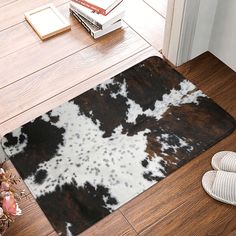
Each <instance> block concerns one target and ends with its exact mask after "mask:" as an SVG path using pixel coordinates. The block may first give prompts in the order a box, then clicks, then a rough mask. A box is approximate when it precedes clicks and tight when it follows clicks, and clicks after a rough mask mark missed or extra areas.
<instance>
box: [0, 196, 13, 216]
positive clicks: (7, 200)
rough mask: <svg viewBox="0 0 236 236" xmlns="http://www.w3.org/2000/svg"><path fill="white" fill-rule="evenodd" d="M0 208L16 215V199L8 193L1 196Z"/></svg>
mask: <svg viewBox="0 0 236 236" xmlns="http://www.w3.org/2000/svg"><path fill="white" fill-rule="evenodd" d="M2 208H3V210H4V212H5V213H7V214H9V215H13V216H15V215H16V200H15V198H14V196H13V195H8V196H5V197H4V198H3V201H2Z"/></svg>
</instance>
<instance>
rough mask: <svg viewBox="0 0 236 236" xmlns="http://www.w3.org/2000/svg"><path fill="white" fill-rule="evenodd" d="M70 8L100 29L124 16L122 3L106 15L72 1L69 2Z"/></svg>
mask: <svg viewBox="0 0 236 236" xmlns="http://www.w3.org/2000/svg"><path fill="white" fill-rule="evenodd" d="M70 9H71V10H72V11H73V12H75V13H77V14H79V15H80V16H82V17H84V18H85V19H86V20H88V21H90V22H91V23H92V24H93V25H95V26H97V27H99V28H101V29H105V28H107V27H109V26H110V25H112V24H113V23H115V22H117V21H118V20H120V19H121V18H122V17H123V16H124V13H125V11H124V8H123V4H122V3H121V4H119V5H118V6H117V7H116V8H115V9H114V10H113V11H111V12H110V14H108V15H107V16H104V15H102V14H98V13H97V12H94V11H92V10H91V9H88V8H87V7H84V6H82V5H80V4H79V3H75V2H73V1H71V2H70Z"/></svg>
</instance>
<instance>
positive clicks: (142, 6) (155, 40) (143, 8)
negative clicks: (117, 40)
mask: <svg viewBox="0 0 236 236" xmlns="http://www.w3.org/2000/svg"><path fill="white" fill-rule="evenodd" d="M125 5H126V14H125V17H124V20H125V22H126V23H127V24H128V25H129V26H130V27H131V28H133V29H134V30H135V31H136V32H138V33H139V34H140V35H141V36H142V37H143V38H145V40H147V41H148V42H149V43H150V44H151V45H152V46H153V47H154V48H155V49H157V50H158V51H159V50H160V49H161V48H162V45H163V38H164V28H165V20H164V18H163V17H161V16H160V15H159V14H157V12H155V11H154V10H153V9H152V8H150V7H149V6H148V5H147V4H146V3H145V2H143V1H142V0H141V1H135V4H134V3H133V1H132V0H130V1H125Z"/></svg>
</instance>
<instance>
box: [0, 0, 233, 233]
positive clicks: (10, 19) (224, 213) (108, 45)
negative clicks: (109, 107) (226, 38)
mask: <svg viewBox="0 0 236 236" xmlns="http://www.w3.org/2000/svg"><path fill="white" fill-rule="evenodd" d="M48 2H53V3H55V4H56V5H57V6H58V8H59V10H60V11H61V12H62V14H63V15H65V16H66V17H67V18H69V19H70V21H71V23H72V30H71V31H70V32H68V33H65V34H62V35H60V36H58V37H55V38H52V39H50V40H48V41H46V42H44V43H42V42H41V41H40V40H39V39H38V37H37V36H36V35H35V34H34V32H33V31H32V29H31V28H30V27H29V26H28V24H27V23H26V22H25V21H24V18H23V13H24V12H25V11H28V10H30V9H32V8H35V7H38V6H40V5H42V4H45V3H48ZM132 3H133V0H129V1H126V4H127V13H126V16H125V23H124V26H123V29H122V30H117V31H116V32H114V33H112V34H110V35H107V36H105V37H103V38H101V39H99V40H96V41H95V40H93V39H92V38H91V37H90V36H89V34H88V33H87V32H86V31H85V30H84V29H83V28H82V27H81V26H80V25H79V24H78V23H77V22H76V21H75V20H74V19H73V18H71V17H70V16H69V13H68V1H67V0H50V1H49V0H37V1H31V0H1V2H0V135H1V136H3V135H4V134H6V133H7V132H9V131H11V130H13V129H15V128H17V127H19V126H20V125H22V124H24V123H26V122H28V121H30V120H31V119H33V118H35V117H37V116H38V115H40V114H42V113H44V112H46V111H48V110H50V109H52V108H54V107H56V106H57V105H59V104H61V103H63V102H65V101H67V100H69V99H71V98H73V97H75V96H77V95H78V94H80V93H82V92H84V91H86V90H88V89H89V88H91V87H94V86H95V85H96V84H99V83H101V82H102V81H104V80H106V79H107V78H109V77H111V76H113V75H115V74H117V73H119V72H121V71H123V70H125V69H126V68H128V67H130V66H132V65H134V64H136V63H137V62H139V61H141V60H143V59H145V58H146V57H148V56H151V55H159V53H158V51H159V50H160V49H161V47H162V42H163V32H164V24H165V19H164V17H163V16H161V14H159V13H158V10H154V9H153V8H151V7H150V6H149V5H148V4H146V3H144V2H143V1H142V0H135V4H132ZM141 14H142V16H143V17H140V15H141ZM144 19H145V20H144ZM177 70H178V71H179V72H181V73H182V74H184V75H185V76H186V77H187V78H188V79H189V80H191V81H192V82H194V83H195V84H196V85H197V86H198V87H199V88H200V89H202V90H203V91H204V92H205V93H206V94H207V95H208V96H210V97H211V98H213V99H214V100H215V101H216V102H217V103H218V104H219V105H220V106H222V107H223V108H224V109H225V110H226V111H228V112H229V113H230V114H231V115H232V116H234V117H235V118H236V73H235V72H233V71H232V70H231V69H229V68H228V67H227V66H225V65H224V64H223V63H222V62H220V61H219V60H218V59H217V58H215V57H214V56H213V55H211V54H210V53H205V54H203V55H201V56H200V57H198V58H196V59H194V60H192V61H190V62H188V63H186V64H185V65H183V66H180V67H179V68H177ZM209 126H210V124H209ZM235 140H236V132H234V133H233V134H231V135H230V136H229V137H227V138H225V139H224V140H222V141H221V142H219V143H218V144H216V145H215V146H213V147H212V148H210V149H209V150H207V151H206V152H205V153H203V154H202V155H200V156H199V157H197V158H195V159H194V160H193V161H191V162H189V163H188V164H186V165H185V166H184V167H182V168H180V169H178V170H177V171H176V172H174V173H173V174H171V175H170V176H168V177H167V178H166V179H164V180H162V181H161V182H160V183H158V184H156V185H154V186H153V187H152V188H150V189H149V190H147V191H145V192H144V193H143V194H141V195H139V196H138V197H136V198H135V199H133V200H132V201H130V202H128V203H127V204H126V205H124V206H122V207H121V208H120V209H119V210H117V211H116V212H114V213H113V214H111V215H110V216H108V217H107V218H105V219H104V220H102V221H100V222H98V223H97V224H96V225H94V226H93V227H91V228H90V229H89V230H87V231H85V232H84V233H83V234H82V235H83V236H88V235H101V236H103V235H105V236H110V235H112V236H113V235H130V236H131V235H142V236H144V235H147V236H151V235H155V236H156V235H161V236H162V235H231V236H232V235H236V209H235V208H234V207H232V206H229V205H226V204H222V203H220V202H217V201H215V200H213V199H211V198H210V197H208V195H207V194H206V193H205V192H204V191H203V189H202V187H201V176H202V175H203V173H204V172H206V171H208V170H210V169H211V167H210V159H211V157H212V155H213V154H214V153H215V152H217V151H220V150H232V151H236V142H235ZM26 164H27V163H26ZM6 166H8V167H9V168H12V170H13V171H15V170H14V167H13V166H12V165H11V163H10V161H8V162H7V163H6ZM22 185H24V184H23V183H22ZM25 188H26V187H25ZM26 190H27V188H26ZM20 205H21V208H22V209H23V213H24V214H23V216H21V217H19V218H18V219H17V220H16V222H15V223H14V224H13V225H12V226H11V227H10V229H9V231H8V233H7V236H36V235H37V236H44V235H45V236H46V235H49V236H54V235H56V233H55V232H54V230H53V228H52V227H51V225H50V223H49V222H48V220H47V218H46V217H45V216H44V214H43V213H42V211H41V209H40V208H39V206H38V205H37V203H36V202H35V200H34V199H33V197H32V196H31V194H30V193H29V192H28V191H27V198H25V199H23V200H22V201H21V204H20Z"/></svg>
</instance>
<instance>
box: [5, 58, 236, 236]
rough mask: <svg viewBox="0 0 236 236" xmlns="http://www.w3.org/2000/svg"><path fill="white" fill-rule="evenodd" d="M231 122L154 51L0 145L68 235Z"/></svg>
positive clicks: (198, 149) (207, 144)
mask: <svg viewBox="0 0 236 236" xmlns="http://www.w3.org/2000/svg"><path fill="white" fill-rule="evenodd" d="M78 76H79V72H78ZM234 128H235V121H234V119H233V118H232V117H231V116H230V115H229V114H227V113H226V112H225V111H224V110H223V109H222V108H220V107H219V106H218V105H217V104H216V103H214V102H213V101H212V100H211V99H210V98H208V97H207V96H206V95H205V94H204V93H203V92H202V91H200V90H198V89H197V88H196V87H195V86H194V85H193V84H192V83H191V82H189V81H188V80H186V79H185V78H184V77H183V76H182V75H181V74H179V73H178V72H176V71H175V70H174V69H172V68H171V67H170V66H169V65H167V64H166V63H165V62H164V61H163V60H162V59H161V58H158V57H151V58H148V59H146V60H145V61H143V62H141V63H139V64H137V65H135V66H133V67H132V68H130V69H128V70H126V71H124V72H123V73H120V74H119V75H117V76H115V77H114V78H111V79H109V80H107V81H106V82H105V83H103V84H100V85H98V86H97V87H95V88H94V89H91V90H89V91H87V92H85V93H84V94H82V95H80V96H78V97H76V98H74V99H72V100H71V101H69V102H67V103H65V104H63V105H61V106H59V107H57V108H55V109H53V110H52V111H50V112H48V113H46V114H44V115H42V116H40V117H38V118H36V119H35V120H33V121H31V122H29V123H27V124H25V125H23V126H22V127H20V128H18V129H16V130H14V131H13V132H12V133H9V134H7V135H6V136H5V137H4V138H3V140H2V145H3V148H4V150H5V152H6V154H7V155H8V156H9V158H10V159H11V161H12V162H13V164H14V166H15V167H16V169H17V170H18V171H19V173H20V175H21V176H22V178H23V179H24V181H25V183H26V184H27V186H28V187H29V189H30V190H31V192H32V194H33V195H34V196H35V198H36V200H37V202H38V204H39V205H40V207H41V208H42V210H43V211H44V213H45V214H46V216H47V217H48V219H49V221H50V222H51V224H52V225H53V226H54V228H55V230H56V231H57V232H58V233H59V234H60V235H68V236H69V235H76V234H78V233H80V232H82V231H84V230H85V229H87V228H89V227H90V226H91V225H93V224H94V223H96V222H97V221H99V220H100V219H102V218H104V217H105V216H107V215H108V214H110V213H111V212H112V211H114V210H116V209H117V208H119V207H120V206H121V205H123V204H124V203H126V202H127V201H129V200H131V199H132V198H134V197H135V196H137V195H138V194H140V193H142V192H143V191H144V190H146V189H148V188H149V187H151V186H152V185H153V184H155V183H157V182H159V181H161V180H162V179H163V178H165V177H166V176H167V175H169V174H170V173H171V172H173V171H174V170H176V169H177V168H180V167H181V166H182V165H184V164H185V163H187V162H189V161H190V160H191V159H193V158H194V157H196V156H198V155H199V154H201V153H202V152H204V151H205V150H206V149H208V148H209V147H211V146H212V145H214V144H215V143H217V142H218V141H219V140H221V139H223V138H224V137H225V136H227V135H228V134H230V133H231V132H232V131H233V130H234ZM179 181H181V180H179ZM157 201H158V199H157Z"/></svg>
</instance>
